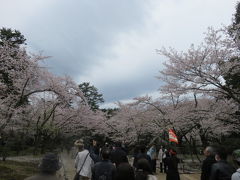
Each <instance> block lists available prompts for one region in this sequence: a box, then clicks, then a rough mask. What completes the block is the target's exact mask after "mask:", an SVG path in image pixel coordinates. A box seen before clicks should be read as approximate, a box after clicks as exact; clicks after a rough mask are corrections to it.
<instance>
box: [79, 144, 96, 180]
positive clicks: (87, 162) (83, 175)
mask: <svg viewBox="0 0 240 180" xmlns="http://www.w3.org/2000/svg"><path fill="white" fill-rule="evenodd" d="M74 144H75V146H77V147H78V149H79V152H78V154H77V156H76V159H75V168H76V171H77V172H76V175H75V177H74V180H89V179H90V178H91V177H92V167H93V165H94V162H93V160H92V158H91V157H90V152H89V150H88V148H89V146H88V145H87V143H85V144H83V141H82V140H77V141H76V142H75V143H74Z"/></svg>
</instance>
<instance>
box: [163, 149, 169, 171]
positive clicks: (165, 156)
mask: <svg viewBox="0 0 240 180" xmlns="http://www.w3.org/2000/svg"><path fill="white" fill-rule="evenodd" d="M168 157H169V152H168V150H167V149H164V151H163V156H162V161H163V171H164V173H167V164H166V159H167V158H168Z"/></svg>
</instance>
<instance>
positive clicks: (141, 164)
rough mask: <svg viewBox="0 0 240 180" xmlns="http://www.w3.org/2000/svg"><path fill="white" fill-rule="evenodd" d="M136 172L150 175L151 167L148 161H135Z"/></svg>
mask: <svg viewBox="0 0 240 180" xmlns="http://www.w3.org/2000/svg"><path fill="white" fill-rule="evenodd" d="M137 170H138V171H143V172H147V173H148V174H151V172H152V171H151V165H150V164H149V162H148V160H146V159H144V158H142V159H139V160H138V161H137Z"/></svg>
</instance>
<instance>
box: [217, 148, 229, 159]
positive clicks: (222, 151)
mask: <svg viewBox="0 0 240 180" xmlns="http://www.w3.org/2000/svg"><path fill="white" fill-rule="evenodd" d="M227 155H228V154H227V151H226V150H225V149H224V148H218V149H217V151H216V155H215V160H216V161H220V160H227Z"/></svg>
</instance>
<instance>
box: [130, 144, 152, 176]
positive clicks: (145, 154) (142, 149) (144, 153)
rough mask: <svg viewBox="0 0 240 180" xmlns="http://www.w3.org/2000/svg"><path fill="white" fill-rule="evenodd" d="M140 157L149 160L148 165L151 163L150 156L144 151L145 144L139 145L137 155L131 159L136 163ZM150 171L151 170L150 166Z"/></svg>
mask: <svg viewBox="0 0 240 180" xmlns="http://www.w3.org/2000/svg"><path fill="white" fill-rule="evenodd" d="M140 159H146V160H147V161H148V162H149V164H150V166H151V163H152V161H151V157H150V156H149V155H147V153H146V146H144V145H142V146H141V147H140V152H139V153H138V155H137V156H136V157H135V158H134V160H133V161H134V164H135V165H137V162H138V160H140ZM135 168H137V166H136V167H135ZM151 172H152V167H151Z"/></svg>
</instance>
